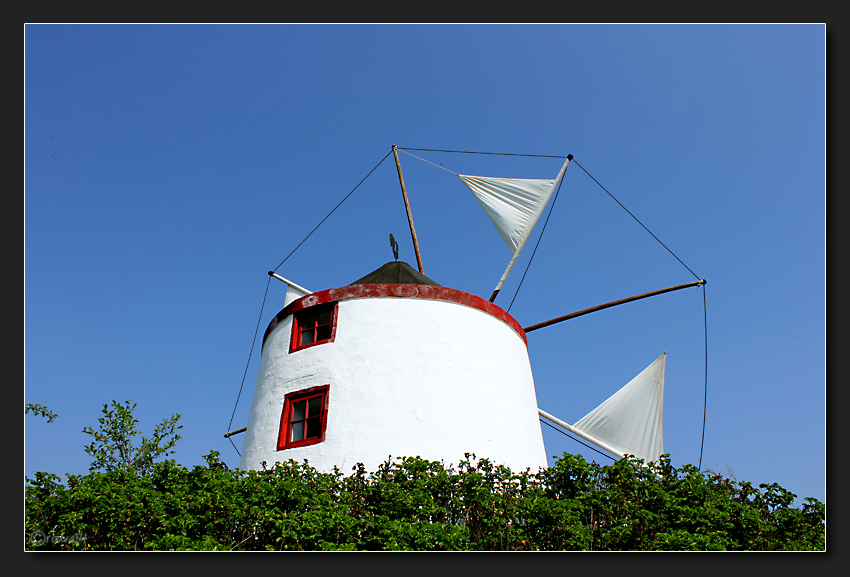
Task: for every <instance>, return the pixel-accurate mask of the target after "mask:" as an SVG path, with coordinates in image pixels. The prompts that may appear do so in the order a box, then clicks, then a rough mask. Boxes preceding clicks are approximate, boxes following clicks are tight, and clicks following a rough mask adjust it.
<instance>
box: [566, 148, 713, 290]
mask: <svg viewBox="0 0 850 577" xmlns="http://www.w3.org/2000/svg"><path fill="white" fill-rule="evenodd" d="M574 162H575V163H576V164H578V167H579V168H580V169H582V170H584V167H583V166H582V165H581V164H579V163H578V161H576V160H574ZM584 173H585V174H586V175H587V176H589V177H590V178H591V179H592V180H593V182H595V183H596V184H598V185H599V188H601V189H602V190H604V191H605V193H606V194H607V195H608V196H610V197H611V198H613V199H614V202H616V203H617V204H619V205H620V207H621V208H622V209H623V210H625V211H626V212H628V213H629V216H631V217H632V218H633V219H635V222H637V223H638V224H639V225H641V226H642V227H643V229H644V230H645V231H646V232H648V233H649V234H651V235H652V238H654V239H655V240H657V241H658V244H660V245H661V246H663V247H664V248H665V249H667V252H669V253H670V254H672V255H673V258H675V259H676V260H678V261H679V263H680V264H681V265H682V266H683V267H685V268H686V269H688V272H689V273H691V274H692V275H694V277H695V278H696V279H697V280H700V278H699V277H698V276H697V275H696V273H695V272H694V271H692V270H691V269H690V268H689V267H688V265H686V264H685V263H683V262H682V260H681V259H680V258H679V257H677V256H676V255H675V254H673V251H672V250H670V249H669V248H667V245H665V244H664V243H663V242H661V241H660V240H659V239H658V237H657V236H655V235H654V234H652V231H651V230H649V229H648V228H646V226H644V224H643V223H642V222H641V221H639V220H638V218H637V217H636V216H635V215H633V214H632V213H631V212H630V211H629V209H627V208H626V207H625V206H623V204H622V203H621V202H620V201H619V200H617V199H616V198H614V195H613V194H611V193H610V192H608V190H607V189H606V188H605V187H604V186H602V185H601V184H599V181H598V180H596V179H595V178H593V175H591V174H590V173H589V172H587V171H586V170H584Z"/></svg>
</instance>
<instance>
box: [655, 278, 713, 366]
mask: <svg viewBox="0 0 850 577" xmlns="http://www.w3.org/2000/svg"><path fill="white" fill-rule="evenodd" d="M702 286H705V285H702ZM698 292H699V287H697V288H696V290H695V291H694V294H692V295H691V300H690V301H689V302H688V306H687V307H686V308H685V314H683V315H682V318H681V319H680V320H679V324H678V325H676V330H675V331H673V336H672V337H670V342H669V343H667V348H666V349H664V352H665V353H666V352H667V351H668V350H670V345H672V344H673V339H675V338H676V333H678V332H679V327H681V326H682V321H684V320H685V316H687V314H688V311H689V310H690V308H691V303H693V302H694V297H695V296H697V293H698Z"/></svg>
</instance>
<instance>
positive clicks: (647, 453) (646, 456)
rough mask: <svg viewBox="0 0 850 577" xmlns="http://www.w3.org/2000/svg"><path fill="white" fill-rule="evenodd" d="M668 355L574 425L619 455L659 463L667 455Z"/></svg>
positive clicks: (659, 359) (664, 355)
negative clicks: (665, 402) (665, 403)
mask: <svg viewBox="0 0 850 577" xmlns="http://www.w3.org/2000/svg"><path fill="white" fill-rule="evenodd" d="M666 357H667V353H662V355H661V356H660V357H658V358H657V359H656V360H655V361H654V362H653V363H652V364H651V365H649V366H648V367H647V368H646V369H644V370H643V372H641V373H640V374H639V375H638V376H636V377H635V378H634V379H632V380H631V381H629V382H628V384H626V385H625V386H624V387H623V388H622V389H620V390H619V391H617V392H616V393H614V394H613V395H612V396H611V397H609V398H608V399H607V400H606V401H605V402H604V403H602V404H601V405H599V406H598V407H597V408H595V409H594V410H593V411H591V412H590V413H588V414H587V416H585V417H584V418H583V419H581V420H580V421H579V422H577V423H576V424H575V425H573V428H575V429H577V430H579V431H581V432H583V433H584V435H583V436H585V438H588V437H589V438H591V439H597V440H599V441H601V443H602V444H604V445H606V448H608V449H609V450H610V449H614V450H615V452H617V453H619V454H620V455H634V456H636V457H638V458H639V459H643V460H644V461H657V460H658V458H659V457H660V456H661V454H662V453H663V452H664V435H663V430H662V423H663V416H664V367H665V360H666Z"/></svg>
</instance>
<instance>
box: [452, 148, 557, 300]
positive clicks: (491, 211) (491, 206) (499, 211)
mask: <svg viewBox="0 0 850 577" xmlns="http://www.w3.org/2000/svg"><path fill="white" fill-rule="evenodd" d="M571 158H572V156H568V157H567V161H566V162H565V163H564V166H563V167H561V171H560V172H559V173H558V176H557V178H555V179H554V180H546V179H530V178H496V177H489V176H469V175H465V174H458V176H459V177H460V179H461V180H462V181H463V182H464V184H466V186H467V187H468V188H469V190H470V191H471V192H472V194H473V195H474V196H475V198H476V200H478V202H479V204H481V206H482V208H484V212H486V213H487V216H489V217H490V220H491V221H492V223H493V224H494V225H495V226H496V230H498V231H499V234H500V235H501V236H502V239H503V240H504V241H505V244H507V245H508V248H509V249H510V250H511V253H512V254H513V257H512V258H511V261H510V263H509V264H508V268H507V269H506V270H505V273H504V274H503V275H502V278H501V279H500V280H499V284H498V286H497V287H496V290H495V291H494V292H493V296H492V297H490V300H491V301H492V300H493V299H494V298H495V296H496V293H498V292H499V290H500V289H501V288H502V285H503V284H504V282H505V279H506V278H507V276H508V273H509V272H510V270H511V268H513V265H514V263H515V262H516V259H517V257H518V256H519V254H520V252H522V249H523V247H524V246H525V241H527V240H528V237H529V236H530V235H531V231H532V230H533V229H534V226H535V225H536V224H537V221H538V220H539V219H540V215H541V214H543V209H544V208H546V204H547V203H548V202H549V199H550V198H551V197H552V193H553V192H554V191H555V189H556V188H557V187H558V183H559V182H560V181H561V178H563V176H564V172H565V171H566V170H567V165H568V164H569V163H570V159H571Z"/></svg>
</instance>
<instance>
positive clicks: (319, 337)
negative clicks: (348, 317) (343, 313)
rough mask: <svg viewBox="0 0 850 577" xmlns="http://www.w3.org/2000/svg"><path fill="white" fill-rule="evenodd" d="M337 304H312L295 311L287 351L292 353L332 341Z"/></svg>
mask: <svg viewBox="0 0 850 577" xmlns="http://www.w3.org/2000/svg"><path fill="white" fill-rule="evenodd" d="M338 304H339V303H336V302H333V303H327V304H323V305H317V306H312V307H308V308H305V309H302V310H300V311H298V312H297V313H295V314H294V315H293V319H292V338H290V340H289V352H290V353H294V352H295V351H300V350H302V349H307V348H310V347H314V346H316V345H322V344H325V343H332V342H333V340H334V339H335V338H336V319H337V309H338ZM328 315H329V317H328ZM304 341H307V342H304Z"/></svg>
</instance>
